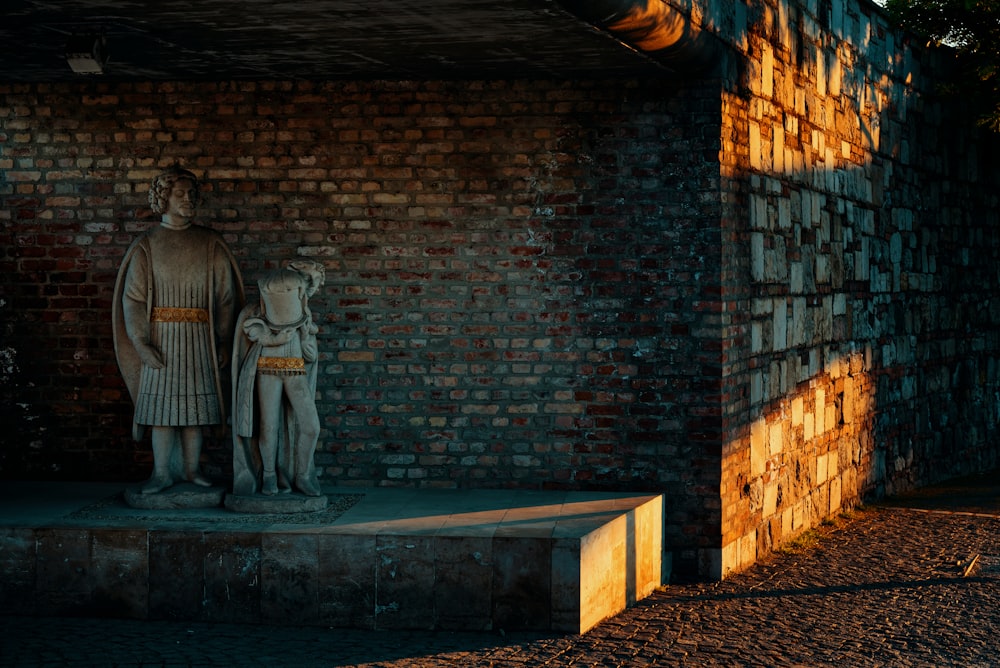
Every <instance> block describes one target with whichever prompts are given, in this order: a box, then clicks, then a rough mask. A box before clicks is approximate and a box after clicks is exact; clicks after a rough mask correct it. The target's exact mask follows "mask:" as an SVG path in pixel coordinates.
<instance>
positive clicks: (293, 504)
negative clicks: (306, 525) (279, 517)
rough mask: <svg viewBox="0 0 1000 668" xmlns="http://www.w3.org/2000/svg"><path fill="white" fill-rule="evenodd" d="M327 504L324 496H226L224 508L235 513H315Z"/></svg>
mask: <svg viewBox="0 0 1000 668" xmlns="http://www.w3.org/2000/svg"><path fill="white" fill-rule="evenodd" d="M327 503H328V499H327V497H326V496H303V495H302V494H276V495H274V496H265V495H263V494H254V495H253V496H240V495H237V494H227V495H226V508H228V509H229V510H232V511H233V512H236V513H257V514H266V513H315V512H316V511H319V510H326V505H327Z"/></svg>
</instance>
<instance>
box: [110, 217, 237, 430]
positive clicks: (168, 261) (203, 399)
mask: <svg viewBox="0 0 1000 668" xmlns="http://www.w3.org/2000/svg"><path fill="white" fill-rule="evenodd" d="M125 300H130V301H131V303H133V304H137V305H142V307H144V308H145V311H146V313H145V315H146V317H145V323H146V326H147V327H148V328H149V330H148V337H149V342H150V344H151V345H152V346H153V347H154V348H156V349H157V350H159V351H160V353H161V356H162V357H163V360H164V362H165V367H164V368H163V369H152V368H150V367H144V366H143V364H142V361H141V359H140V357H139V354H138V352H137V350H136V348H135V343H134V342H133V341H132V339H131V338H130V336H129V332H128V326H127V314H126V309H125V305H124V301H125ZM243 303H244V293H243V280H242V278H241V276H240V271H239V267H238V265H237V263H236V259H235V258H234V257H233V255H232V253H231V252H230V251H229V249H228V248H227V247H226V244H225V243H224V242H223V240H222V237H221V236H219V234H218V233H216V232H214V231H213V230H210V229H208V228H205V227H199V226H194V225H192V226H190V227H188V228H186V229H183V230H171V229H169V228H166V227H163V226H159V227H155V228H153V229H151V230H150V231H149V232H147V233H145V234H143V235H142V236H140V237H139V238H138V239H136V240H135V242H133V244H132V246H131V247H130V248H129V249H128V251H127V252H126V254H125V258H124V260H123V261H122V265H121V268H120V269H119V271H118V278H117V280H116V281H115V291H114V300H113V302H112V327H113V335H114V346H115V355H116V357H117V359H118V366H119V368H120V369H121V373H122V377H123V378H124V380H125V385H126V387H127V388H128V391H129V395H130V396H131V398H132V402H133V405H134V406H135V413H134V415H133V428H132V434H133V437H134V438H135V439H136V440H140V439H141V438H142V436H143V432H144V427H145V426H147V425H153V426H193V425H220V426H222V425H225V423H226V405H227V403H228V393H227V392H225V391H224V385H225V384H226V382H227V381H228V379H227V378H224V377H223V375H222V374H221V372H220V368H219V364H218V359H219V352H220V347H221V349H222V351H227V349H228V347H229V345H230V343H231V342H232V339H233V330H232V325H233V316H234V314H235V313H236V312H237V311H239V309H240V308H242V305H243ZM162 308H168V309H178V310H190V311H189V312H198V311H203V312H204V313H205V315H206V316H207V317H206V319H205V320H204V321H201V322H190V321H180V322H171V321H159V319H158V318H155V319H156V320H157V321H156V322H153V320H154V317H153V310H154V309H162Z"/></svg>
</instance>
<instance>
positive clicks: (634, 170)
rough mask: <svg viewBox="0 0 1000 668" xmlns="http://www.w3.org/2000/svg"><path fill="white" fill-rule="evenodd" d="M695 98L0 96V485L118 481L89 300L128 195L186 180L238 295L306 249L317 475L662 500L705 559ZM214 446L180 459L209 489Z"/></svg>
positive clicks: (409, 87)
mask: <svg viewBox="0 0 1000 668" xmlns="http://www.w3.org/2000/svg"><path fill="white" fill-rule="evenodd" d="M718 90H719V85H718V83H717V82H703V83H697V84H689V85H681V84H678V83H666V82H659V83H652V82H583V83H572V84H571V83H564V82H493V83H482V82H472V83H440V82H439V83H434V82H431V83H389V82H373V83H344V84H332V83H331V84H311V83H306V82H299V83H286V82H275V83H269V82H257V83H227V82H220V83H197V84H195V83H162V84H152V83H138V84H119V85H113V84H103V83H85V84H77V85H68V84H67V85H47V84H38V85H31V86H21V85H18V86H10V85H7V86H0V174H2V179H3V184H2V186H0V188H2V191H0V193H2V198H3V199H2V201H3V208H2V213H0V216H2V218H0V222H2V225H3V239H4V241H3V253H2V259H0V262H2V272H3V283H2V290H3V299H4V305H3V309H2V311H0V313H2V317H3V326H4V330H3V337H4V339H3V342H2V347H3V348H4V349H6V350H8V351H13V353H14V354H16V364H17V369H16V371H14V372H12V379H11V383H10V385H9V386H8V387H9V388H10V389H9V390H8V391H7V393H6V399H7V401H5V404H4V407H5V411H6V412H7V415H5V416H4V419H5V423H6V424H8V425H12V426H13V428H14V429H15V430H16V431H17V432H18V433H8V434H6V435H5V436H4V447H3V453H2V459H0V467H2V468H0V472H2V474H3V475H5V476H21V477H60V478H87V479H121V480H129V479H139V478H142V477H143V476H145V475H147V474H148V470H149V466H150V454H149V451H148V450H149V449H148V446H147V445H145V444H140V445H136V444H133V443H131V442H130V440H129V438H128V425H129V420H130V415H131V406H130V404H129V402H128V399H127V395H126V394H125V393H124V391H123V385H122V383H121V381H120V378H119V375H118V370H117V367H116V365H115V361H114V356H113V354H112V345H111V332H110V310H111V305H110V295H111V288H112V285H113V281H114V276H115V273H116V270H117V267H118V263H119V261H120V258H121V257H122V254H123V252H124V250H125V249H126V248H127V246H128V244H129V243H130V241H131V240H132V239H133V238H134V237H135V235H136V234H137V233H138V232H139V231H141V230H143V229H145V228H146V227H148V226H149V225H152V224H155V222H156V221H155V220H154V216H153V215H152V214H151V212H150V211H149V209H148V207H147V204H146V192H147V188H148V183H149V180H150V178H151V177H152V176H153V175H154V174H156V173H157V172H158V171H160V170H161V168H163V167H165V166H167V165H170V164H173V163H175V162H179V163H181V164H182V165H184V166H186V167H188V168H190V169H192V170H194V171H195V172H196V173H198V174H200V175H203V177H204V179H205V181H206V192H205V193H204V203H203V206H202V207H201V218H202V221H203V222H204V223H206V224H208V225H210V226H211V227H214V228H216V229H218V230H220V231H222V232H223V233H224V234H225V236H226V238H227V240H228V242H229V243H230V245H231V246H232V248H233V249H234V251H235V253H236V254H237V255H238V257H239V260H240V263H241V267H242V270H243V273H244V278H245V280H246V282H247V284H248V288H249V292H250V298H255V297H256V295H255V293H254V288H255V281H256V279H257V278H258V277H259V276H260V275H261V274H262V273H263V272H264V270H265V269H267V268H268V267H270V266H273V265H275V264H278V263H280V262H282V261H285V260H288V259H290V258H294V257H298V256H306V257H313V258H318V259H320V260H322V261H323V262H324V264H325V265H326V268H327V285H326V287H325V289H324V290H323V291H322V293H321V294H319V295H317V296H316V297H315V298H313V300H312V301H311V304H312V306H313V310H314V311H315V312H316V313H317V314H319V319H320V324H321V329H320V334H319V340H320V348H321V352H322V365H321V378H320V383H319V410H320V413H321V415H322V421H323V427H324V429H323V434H322V437H321V442H320V446H319V454H318V455H317V461H318V463H319V464H320V468H321V470H322V475H323V477H324V479H326V480H328V481H336V482H338V483H340V484H346V485H419V486H446V487H452V486H458V487H477V486H478V487H506V486H510V487H514V486H518V487H529V488H575V489H583V488H600V489H616V490H627V489H645V490H656V491H664V492H667V493H668V498H669V504H670V507H669V513H670V515H671V517H670V519H669V525H670V526H669V528H668V532H669V533H670V536H671V538H670V539H671V540H672V541H675V542H677V543H678V544H679V545H686V546H688V547H689V548H690V549H691V550H696V549H701V548H705V547H709V546H712V545H715V544H717V542H718V528H717V522H715V521H714V520H713V519H712V518H713V517H715V516H717V514H718V456H719V455H718V452H719V442H720V440H719V439H720V438H721V434H720V432H719V427H718V424H717V417H716V416H715V414H714V410H715V408H714V404H715V403H716V400H715V398H714V397H713V393H714V391H715V389H716V388H717V387H718V383H719V379H720V375H719V368H718V365H717V363H716V361H715V360H714V356H715V355H717V350H716V349H717V341H716V339H717V338H718V337H717V333H716V327H717V325H716V324H715V319H716V318H717V311H718V302H719V299H718V289H717V287H716V285H715V284H717V282H718V280H717V278H716V277H717V275H718V273H719V269H718V264H719V262H720V249H719V243H718V241H719V239H718V222H717V221H718V218H719V215H720V214H719V206H718V188H719V184H718V166H717V163H718V154H719V148H720V147H719V139H718V138H719V129H718V126H719V122H720V120H719V114H718V99H719V94H718ZM227 449H228V445H227V444H226V442H224V441H223V442H217V443H214V444H213V445H212V446H211V447H210V448H209V452H208V456H209V457H210V462H209V470H210V471H211V472H213V473H215V474H216V475H219V476H226V475H228V470H227V466H228V461H229V459H228V452H227Z"/></svg>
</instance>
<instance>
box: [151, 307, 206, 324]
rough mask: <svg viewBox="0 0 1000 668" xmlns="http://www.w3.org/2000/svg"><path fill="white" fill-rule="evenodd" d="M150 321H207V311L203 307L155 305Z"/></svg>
mask: <svg viewBox="0 0 1000 668" xmlns="http://www.w3.org/2000/svg"><path fill="white" fill-rule="evenodd" d="M150 321H152V322H208V311H206V310H205V309H203V308H172V307H169V306H157V307H155V308H154V309H153V314H152V316H150Z"/></svg>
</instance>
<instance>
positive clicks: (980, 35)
mask: <svg viewBox="0 0 1000 668" xmlns="http://www.w3.org/2000/svg"><path fill="white" fill-rule="evenodd" d="M885 7H886V9H887V10H888V12H889V14H890V15H891V16H892V17H893V18H894V19H895V20H896V21H897V22H898V23H899V24H900V25H901V26H902V27H903V28H906V29H907V30H910V31H912V32H913V33H915V34H917V35H920V36H921V37H923V38H925V39H927V41H928V44H929V45H931V46H934V47H939V48H944V49H949V50H951V51H952V54H953V56H954V58H955V59H956V60H957V61H958V63H957V64H958V67H957V68H956V71H957V75H956V78H955V79H954V80H953V81H951V82H949V83H948V84H947V85H946V89H947V91H948V92H949V93H952V94H955V95H960V96H961V97H962V99H963V100H965V101H967V102H968V103H970V104H971V105H973V106H974V108H975V111H976V113H977V115H978V117H979V122H980V123H981V124H982V125H985V126H987V127H989V128H990V129H991V130H993V131H994V132H1000V0H887V2H886V4H885Z"/></svg>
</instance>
